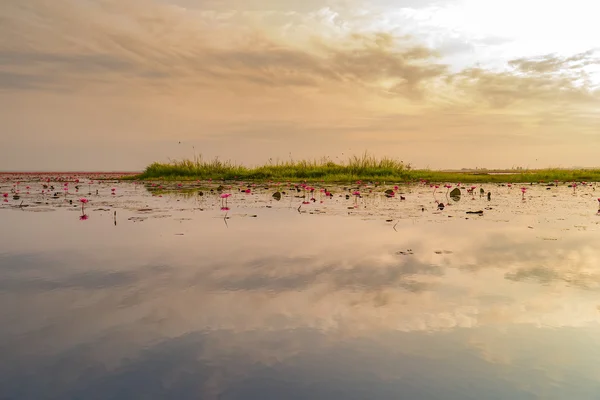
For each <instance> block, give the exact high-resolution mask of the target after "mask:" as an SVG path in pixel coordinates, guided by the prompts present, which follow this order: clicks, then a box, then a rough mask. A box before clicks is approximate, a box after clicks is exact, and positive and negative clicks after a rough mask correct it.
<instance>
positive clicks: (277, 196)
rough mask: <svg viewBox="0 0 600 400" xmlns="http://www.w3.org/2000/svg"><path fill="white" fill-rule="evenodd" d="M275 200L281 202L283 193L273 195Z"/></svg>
mask: <svg viewBox="0 0 600 400" xmlns="http://www.w3.org/2000/svg"><path fill="white" fill-rule="evenodd" d="M273 198H274V199H275V200H277V201H279V200H281V192H275V193H273Z"/></svg>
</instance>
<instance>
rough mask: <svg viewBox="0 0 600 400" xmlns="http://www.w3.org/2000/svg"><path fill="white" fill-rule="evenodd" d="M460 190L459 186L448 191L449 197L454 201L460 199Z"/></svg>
mask: <svg viewBox="0 0 600 400" xmlns="http://www.w3.org/2000/svg"><path fill="white" fill-rule="evenodd" d="M460 196H461V192H460V189H459V188H455V189H454V190H452V191H451V192H450V198H451V199H452V200H454V201H460Z"/></svg>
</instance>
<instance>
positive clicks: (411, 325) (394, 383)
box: [0, 174, 600, 400]
mask: <svg viewBox="0 0 600 400" xmlns="http://www.w3.org/2000/svg"><path fill="white" fill-rule="evenodd" d="M17 182H18V183H17ZM444 185H447V186H450V187H445V186H444ZM436 186H437V187H436ZM51 187H53V189H50V188H51ZM65 188H66V190H65ZM457 188H458V190H459V191H460V196H456V192H455V193H454V194H455V195H454V196H451V193H452V191H453V190H455V189H457ZM523 189H525V190H523ZM482 190H483V191H482ZM17 191H18V192H17ZM0 193H7V194H8V196H6V198H4V197H3V198H2V201H0V204H1V205H0V220H1V221H2V226H3V229H2V230H1V231H0V325H1V326H2V327H3V329H1V330H0V352H1V354H2V355H3V356H2V361H1V362H0V398H10V399H13V398H14V399H41V398H73V399H75V398H85V399H94V398H98V399H100V398H103V399H104V398H113V399H127V398H132V397H136V398H147V399H153V398H156V399H161V398H180V399H197V398H202V399H283V398H290V399H292V398H298V399H308V398H310V399H331V398H344V399H364V398H371V399H415V398H418V399H457V400H458V399H466V398H473V399H483V398H485V399H507V398H510V399H534V398H546V399H564V398H568V397H570V398H577V399H593V398H596V397H597V393H599V392H600V378H599V377H600V374H599V372H600V371H599V369H598V365H600V362H599V361H600V352H599V351H597V348H598V347H599V346H598V344H599V342H598V341H599V339H598V338H599V337H600V335H599V333H600V325H599V322H600V311H599V310H600V302H599V300H598V293H599V292H600V270H599V266H600V247H599V246H598V243H600V215H599V213H598V207H599V206H600V204H599V203H600V201H599V200H598V198H599V197H600V190H598V184H597V183H595V182H591V183H589V182H582V181H577V182H573V181H566V182H565V181H560V182H554V181H546V182H544V183H540V182H533V183H527V184H523V183H519V184H517V183H514V184H509V183H482V184H470V183H469V184H464V183H463V184H458V183H457V182H454V183H450V182H436V183H433V182H427V181H424V180H421V181H419V180H417V181H411V182H407V181H406V180H396V181H386V182H385V183H384V182H383V181H369V180H361V181H360V182H358V181H352V182H346V183H331V182H328V181H327V179H323V180H322V182H319V181H315V180H313V181H309V180H307V182H304V180H291V179H290V180H289V181H288V180H281V181H279V180H275V179H273V180H272V181H271V182H270V180H269V179H267V180H264V181H248V180H245V179H231V180H215V179H214V178H212V179H211V178H207V179H187V180H176V179H172V178H171V179H166V180H152V181H141V180H139V179H138V178H137V177H131V178H129V179H127V180H124V179H120V177H118V176H96V175H92V176H88V175H83V174H80V175H77V176H73V175H51V176H48V175H38V176H36V175H29V176H18V175H4V176H1V177H0ZM276 193H279V195H277V196H274V195H275V194H276ZM488 193H490V196H489V198H488ZM15 195H18V196H19V198H18V199H14V198H13V197H14V196H15ZM223 195H229V196H223ZM83 198H85V199H86V202H85V203H82V202H81V199H83ZM440 204H444V208H443V209H440V207H439V205H440ZM480 211H482V212H481V213H480ZM82 215H85V216H87V218H84V219H82V218H81V217H82Z"/></svg>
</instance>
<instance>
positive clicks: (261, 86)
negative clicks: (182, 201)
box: [0, 0, 600, 169]
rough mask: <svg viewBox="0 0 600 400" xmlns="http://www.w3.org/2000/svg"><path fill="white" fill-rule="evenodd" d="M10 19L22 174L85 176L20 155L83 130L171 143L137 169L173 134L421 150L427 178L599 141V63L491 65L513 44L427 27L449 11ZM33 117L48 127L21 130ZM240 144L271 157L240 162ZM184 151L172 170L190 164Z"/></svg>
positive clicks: (100, 0) (8, 104)
mask: <svg viewBox="0 0 600 400" xmlns="http://www.w3.org/2000/svg"><path fill="white" fill-rule="evenodd" d="M394 4H395V3H394ZM448 4H454V3H453V2H447V5H448ZM351 5H352V7H351ZM238 6H239V7H238ZM354 6H356V7H354ZM0 7H2V11H1V12H0V19H1V21H0V37H2V38H9V40H3V41H0V103H1V105H2V107H0V117H1V118H2V119H3V121H5V125H6V126H7V129H6V131H7V132H8V133H7V135H9V136H10V140H8V141H7V142H6V143H3V144H2V145H3V147H4V148H8V147H6V146H11V147H12V150H11V151H8V154H7V158H6V159H5V161H6V162H8V163H10V164H11V165H13V167H12V168H26V169H30V168H32V167H31V165H30V164H32V165H37V164H40V165H41V164H44V165H45V168H50V166H49V165H50V164H51V165H53V168H60V169H63V168H67V169H68V168H69V167H68V165H69V164H74V163H76V164H78V165H80V164H81V162H82V158H81V157H77V156H76V154H75V153H76V152H70V153H69V154H63V157H55V158H50V157H48V156H43V155H42V156H39V155H35V152H34V151H30V152H27V154H26V155H25V156H24V157H18V158H17V157H15V156H13V155H14V154H16V153H17V150H19V149H21V148H22V147H26V146H31V143H38V142H39V141H40V140H42V141H43V140H45V139H44V138H49V137H52V138H60V140H62V141H63V142H62V143H61V149H67V148H70V147H75V148H80V147H84V145H83V144H81V145H78V146H75V142H77V141H81V140H82V137H81V136H80V135H78V134H77V132H81V131H82V130H85V131H86V132H87V135H86V140H91V139H92V138H96V139H97V140H98V141H99V142H102V141H105V140H106V138H112V139H115V140H118V141H121V143H122V144H123V146H125V143H124V142H123V141H124V140H127V141H129V142H130V143H135V142H136V141H138V140H139V139H140V138H142V137H143V138H144V140H148V139H149V138H152V139H155V140H157V144H154V145H149V146H148V147H147V150H146V151H145V155H141V154H140V155H139V156H136V157H137V158H135V159H134V158H132V157H128V156H127V154H129V153H131V152H132V151H133V150H134V149H133V148H131V147H129V148H128V149H125V148H124V147H123V148H119V150H122V154H123V155H121V156H119V157H118V159H119V161H118V163H119V166H120V168H124V169H141V168H143V167H144V165H145V164H146V163H148V162H151V161H154V160H156V159H157V158H160V157H161V155H162V154H163V153H164V152H165V146H164V145H163V143H165V142H168V141H172V138H171V136H172V135H177V136H178V141H179V140H181V139H185V140H192V139H195V140H197V141H202V142H203V144H205V145H206V146H205V148H206V150H205V151H204V153H205V154H207V155H210V156H212V155H219V156H221V157H225V158H230V157H232V158H236V159H238V160H239V161H241V162H247V163H256V162H262V161H264V159H268V158H269V157H285V156H286V155H287V154H288V153H289V152H290V151H291V150H292V149H293V150H294V151H295V153H296V154H298V156H302V157H307V156H308V157H313V156H315V154H314V151H315V150H314V146H310V145H309V143H310V141H316V140H319V141H320V143H321V144H322V146H319V147H320V148H323V149H324V150H323V152H324V153H338V154H339V152H341V151H346V150H347V147H354V148H357V149H358V148H360V151H363V150H364V149H369V150H371V151H373V152H374V153H376V154H378V155H379V154H381V155H383V154H384V153H385V154H387V153H389V152H399V151H407V152H409V153H411V154H413V156H414V157H415V159H414V160H411V161H412V162H413V163H414V164H417V166H419V165H420V166H426V165H430V166H432V167H435V166H438V163H442V161H440V160H442V159H443V157H440V156H441V155H442V152H441V151H438V150H435V149H434V150H432V151H431V152H429V153H427V154H426V155H425V154H424V153H423V152H420V151H418V147H419V146H421V145H422V144H420V143H417V141H418V140H421V141H424V142H426V143H431V142H433V141H438V143H441V142H439V141H440V140H442V141H443V142H444V146H450V147H452V146H455V147H453V148H455V150H456V151H458V152H461V151H464V152H468V153H469V154H470V153H471V152H470V150H468V149H467V147H468V146H465V142H464V141H465V140H470V141H471V142H469V143H474V142H472V141H473V140H483V139H484V138H486V139H487V140H488V141H489V142H496V143H498V142H502V141H503V140H504V139H503V137H505V136H504V135H506V134H508V135H511V136H513V137H516V136H519V137H524V138H528V140H529V142H530V143H531V144H532V145H533V144H534V143H536V140H535V139H536V138H539V137H541V135H542V131H543V133H544V138H546V139H547V140H549V141H552V142H553V143H554V142H556V141H557V140H559V138H558V136H559V135H562V136H563V137H565V136H564V133H565V132H569V134H573V135H579V137H582V136H583V135H590V134H593V132H594V129H595V127H596V126H597V123H598V116H597V115H598V113H597V107H598V104H599V99H600V92H599V91H598V88H597V86H595V84H594V79H595V78H594V68H596V67H598V65H597V58H595V57H596V56H595V53H593V52H592V51H591V50H590V51H587V52H581V53H578V54H575V55H571V56H569V55H557V54H546V55H544V56H535V54H534V55H532V56H526V57H524V56H519V57H512V58H509V59H507V60H506V62H500V61H499V60H495V66H494V68H491V67H490V65H489V63H480V64H477V63H476V62H477V61H481V60H480V57H479V56H480V53H479V52H480V51H481V48H485V49H486V50H488V49H491V48H495V47H497V46H500V47H501V46H503V45H504V44H505V43H506V40H509V39H504V36H502V35H500V36H499V35H495V36H489V37H488V36H485V35H480V36H477V37H467V36H465V35H463V34H456V35H455V34H454V33H452V32H450V31H447V30H444V29H445V28H443V27H440V28H439V29H438V28H435V29H434V28H432V27H431V26H430V25H431V21H430V20H428V19H427V18H426V17H427V15H429V14H428V13H429V12H433V11H434V10H433V9H436V7H437V5H435V4H429V5H428V6H426V7H428V8H427V9H425V8H422V7H421V6H420V5H418V4H415V2H411V1H407V2H404V3H403V4H402V5H400V6H399V7H404V8H400V9H395V8H394V9H393V10H392V9H390V7H392V3H391V2H389V1H387V0H381V1H379V2H377V4H376V5H373V6H372V7H365V3H364V2H361V1H353V0H352V1H335V2H328V3H325V4H317V3H316V2H311V1H309V2H303V3H302V4H301V5H298V4H297V3H296V2H291V1H290V2H285V1H283V2H259V1H253V2H249V3H243V4H242V3H239V2H235V1H233V0H231V1H223V2H199V1H193V0H190V1H184V0H178V1H170V0H169V1H167V0H133V1H127V2H123V1H116V0H88V1H85V2H82V1H75V0H65V1H61V2H50V1H45V0H31V1H28V2H22V1H18V0H8V1H5V2H3V3H2V6H0ZM236 7H238V8H236ZM423 7H425V6H423ZM430 9H431V10H430ZM423 18H424V19H423ZM428 21H429V22H428ZM436 29H437V30H436ZM499 38H502V39H499ZM482 46H483V47H482ZM456 60H460V63H459V64H457V63H456ZM50 110H52V112H51V111H50ZM31 113H35V114H36V115H38V116H42V115H43V118H38V119H30V118H24V117H23V115H26V114H27V115H30V114H31ZM65 115H68V116H69V118H65V117H64V116H65ZM169 121H171V122H169ZM173 121H176V129H175V130H174V129H173V126H174V124H175V123H174V122H173ZM199 127H201V128H199ZM17 132H18V134H17ZM507 132H508V133H507ZM15 138H16V139H17V140H13V139H15ZM19 138H20V139H19ZM25 138H28V139H27V142H25ZM232 139H235V140H239V141H244V140H246V141H248V142H250V141H252V140H258V141H260V143H262V144H263V146H262V147H261V148H260V149H257V151H255V152H252V153H248V152H243V153H242V152H236V151H235V149H233V148H231V146H228V145H227V141H230V140H232ZM19 140H21V141H19ZM583 140H584V139H583V138H582V139H581V141H583ZM586 140H587V139H586ZM65 141H69V142H68V143H66V142H65ZM158 141H160V143H161V144H158ZM346 142H350V143H352V145H351V146H346V145H345V144H344V143H346ZM457 143H459V144H458V145H457ZM546 144H548V145H549V142H547V143H546ZM536 145H538V146H539V141H538V142H537V143H536ZM127 146H133V145H132V144H127ZM411 146H412V147H411ZM43 147H44V149H45V148H46V147H45V146H43ZM311 147H312V148H311ZM96 148H97V149H100V148H101V143H98V144H97V145H96ZM537 148H540V147H537ZM586 148H588V147H586ZM299 149H302V151H299ZM546 149H548V148H547V147H546ZM40 151H41V150H40ZM102 151H104V150H102ZM177 151H178V150H176V151H174V152H171V153H169V154H168V155H167V154H165V155H164V157H172V158H177V157H180V156H184V155H187V153H186V154H183V153H181V154H179V153H177ZM311 152H312V153H311ZM63 153H67V151H66V150H63ZM113 154H116V153H113ZM466 154H467V153H464V154H463V155H465V156H466ZM590 154H591V153H590ZM320 155H322V154H318V155H316V156H320ZM515 157H516V156H515ZM464 158H465V157H457V159H464ZM102 159H103V157H101V156H98V157H84V161H83V162H84V163H88V164H89V165H87V164H86V165H81V167H84V168H89V169H103V168H109V169H114V168H117V167H115V166H112V165H110V166H104V165H102ZM116 159H117V156H116V155H115V156H114V157H112V158H111V163H113V162H116V161H112V160H116ZM468 159H469V160H472V161H473V162H477V161H476V158H474V157H472V156H469V158H468ZM588 159H589V160H593V156H590V157H588ZM489 160H490V158H489V157H486V158H485V159H483V160H482V162H486V161H489ZM498 160H500V157H498ZM107 162H108V161H107ZM432 162H433V163H434V165H431V163H432ZM514 162H515V161H514V160H512V161H510V162H507V163H508V164H512V163H514ZM497 163H498V164H500V163H501V162H500V161H497ZM46 164H48V165H47V166H46ZM502 164H504V162H502ZM446 166H447V167H462V166H463V165H446ZM498 166H502V165H498ZM33 168H35V167H33Z"/></svg>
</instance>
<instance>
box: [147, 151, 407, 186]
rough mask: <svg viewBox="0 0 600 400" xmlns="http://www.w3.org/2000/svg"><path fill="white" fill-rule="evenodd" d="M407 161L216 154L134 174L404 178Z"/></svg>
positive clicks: (346, 178)
mask: <svg viewBox="0 0 600 400" xmlns="http://www.w3.org/2000/svg"><path fill="white" fill-rule="evenodd" d="M410 170H411V167H410V164H404V163H403V162H402V161H399V160H395V159H392V158H388V157H383V158H376V157H374V156H371V155H369V154H367V153H365V154H363V155H362V156H352V157H350V158H348V159H347V161H346V162H344V163H335V162H333V161H331V160H330V159H328V158H322V159H320V160H298V161H295V160H289V161H276V162H273V161H270V162H269V163H267V164H265V165H261V166H257V167H246V166H243V165H241V164H235V163H233V162H231V161H221V160H219V159H218V158H216V159H214V160H212V161H204V160H203V159H202V158H201V157H198V158H197V159H196V160H194V161H192V160H180V161H171V162H169V163H153V164H150V165H149V166H148V167H146V169H145V170H144V172H143V173H142V174H141V175H140V176H139V177H138V178H140V179H152V178H167V179H168V178H177V179H181V178H195V179H208V178H212V179H226V180H228V179H248V180H261V179H312V180H317V179H318V180H329V181H332V180H340V181H344V180H350V179H378V178H381V177H389V178H391V177H394V178H396V179H408V178H409V177H410V174H409V172H410Z"/></svg>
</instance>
